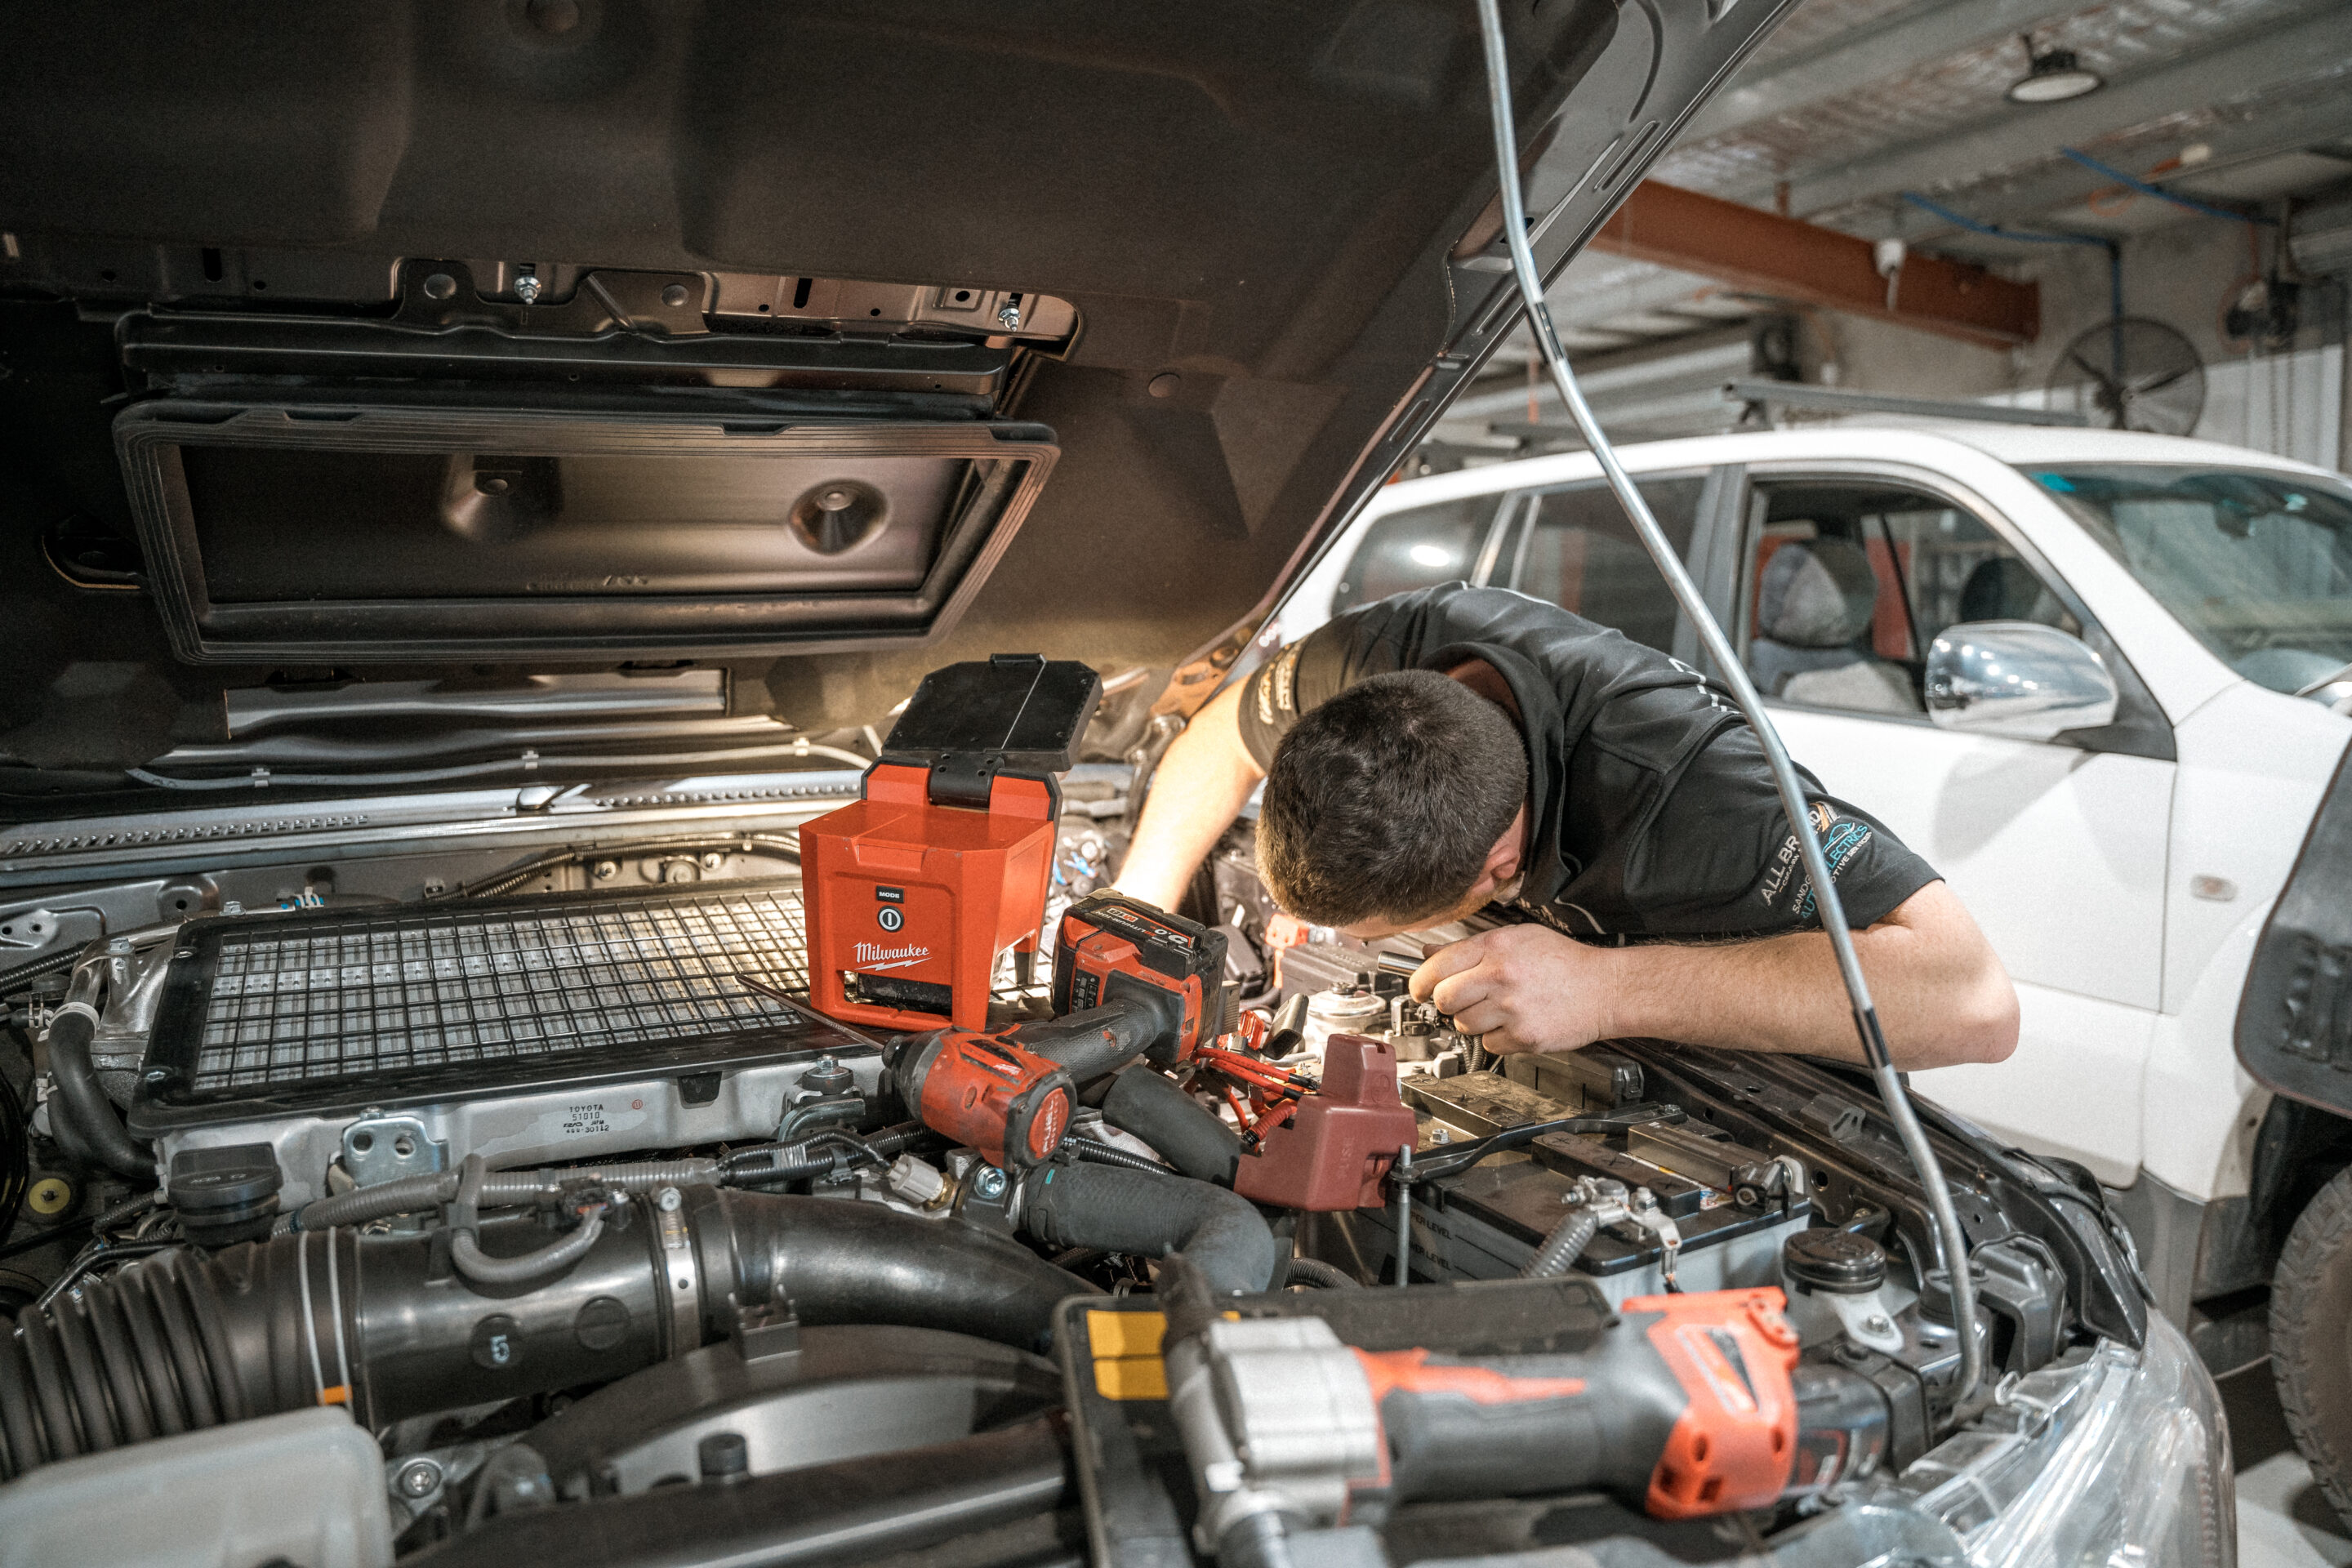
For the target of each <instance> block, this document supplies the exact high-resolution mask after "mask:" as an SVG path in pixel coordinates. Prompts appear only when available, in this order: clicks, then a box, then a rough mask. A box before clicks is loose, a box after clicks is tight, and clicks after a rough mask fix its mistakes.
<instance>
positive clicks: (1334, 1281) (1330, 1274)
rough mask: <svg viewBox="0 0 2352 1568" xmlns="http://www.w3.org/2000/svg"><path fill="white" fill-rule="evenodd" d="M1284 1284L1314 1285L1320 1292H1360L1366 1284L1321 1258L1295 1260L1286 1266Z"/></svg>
mask: <svg viewBox="0 0 2352 1568" xmlns="http://www.w3.org/2000/svg"><path fill="white" fill-rule="evenodd" d="M1282 1282H1283V1284H1285V1285H1286V1286H1288V1285H1312V1286H1314V1287H1315V1288H1316V1289H1318V1290H1360V1289H1363V1288H1364V1282H1363V1281H1362V1280H1360V1279H1357V1278H1356V1277H1355V1276H1354V1275H1352V1274H1350V1273H1349V1272H1348V1271H1347V1270H1346V1269H1344V1268H1337V1267H1335V1266H1333V1265H1331V1264H1328V1263H1326V1262H1324V1261H1323V1260H1322V1259H1321V1258H1292V1259H1291V1260H1290V1261H1289V1263H1288V1264H1287V1265H1286V1271H1285V1273H1284V1275H1283V1279H1282Z"/></svg>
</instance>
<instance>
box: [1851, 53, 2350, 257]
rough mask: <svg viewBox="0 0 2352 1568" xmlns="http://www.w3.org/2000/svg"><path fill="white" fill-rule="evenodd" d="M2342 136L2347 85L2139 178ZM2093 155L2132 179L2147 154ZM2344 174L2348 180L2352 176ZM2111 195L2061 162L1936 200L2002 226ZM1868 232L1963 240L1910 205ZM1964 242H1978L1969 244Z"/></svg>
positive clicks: (2252, 118)
mask: <svg viewBox="0 0 2352 1568" xmlns="http://www.w3.org/2000/svg"><path fill="white" fill-rule="evenodd" d="M2347 133H2352V85H2348V86H2346V87H2342V88H2338V89H2336V90H2335V91H2333V92H2328V93H2318V94H2314V95H2311V96H2309V97H2296V98H2293V99H2281V100H2277V101H2275V102H2273V103H2268V104H2263V105H2262V106H2260V107H2259V108H2256V109H2254V110H2252V111H2250V112H2248V113H2247V114H2246V115H2245V116H2244V117H2243V118H2241V119H2236V120H2230V121H2222V122H2221V123H2220V124H2216V125H2209V126H2205V127H2202V128H2200V129H2199V130H2196V131H2193V132H2182V133H2181V134H2180V135H2179V137H2178V138H2177V139H2176V142H2177V143H2186V142H2202V143H2203V144H2204V145H2205V146H2207V147H2209V148H2210V149H2211V151H2212V155H2211V156H2210V158H2208V159H2206V160H2205V161H2204V162H2203V163H2196V164H2191V165H2189V166H2188V167H2185V168H2179V169H2175V170H2172V171H2170V172H2169V173H2168V174H2158V175H2149V176H2143V177H2145V178H2147V179H2149V180H2150V181H2151V183H2153V184H2158V185H2164V184H2171V183H2172V182H2175V181H2180V180H2194V179H2196V178H2197V177H2199V176H2200V175H2203V174H2212V173H2214V172H2216V171H2217V170H2221V169H2228V168H2232V167H2235V166H2236V165H2239V164H2242V163H2252V162H2254V161H2256V160H2258V159H2262V158H2267V157H2270V156H2272V155H2273V154H2274V153H2291V152H2294V151H2296V150H2298V149H2301V148H2305V147H2312V146H2316V145H2318V144H2320V143H2322V142H2329V141H2333V140H2335V139H2336V138H2337V137H2340V136H2344V135H2346V134H2347ZM2098 155H2099V156H2100V157H2102V158H2104V159H2105V160H2106V161H2107V162H2108V163H2120V164H2121V166H2122V167H2123V168H2125V169H2126V170H2127V171H2129V172H2131V173H2134V174H2137V173H2139V170H2138V167H2137V164H2138V163H2142V162H2145V160H2146V159H2147V157H2148V156H2149V155H2150V154H2149V153H2147V152H2142V153H2139V154H2138V156H2137V158H2135V157H2133V156H2132V155H2129V154H2122V153H2115V154H2110V153H2100V154H2098ZM2345 172H2346V174H2347V175H2352V169H2347V170H2346V171H2345ZM2114 188H2115V182H2114V181H2113V180H2110V179H2108V178H2107V177H2106V176H2105V175H2104V174H2097V173H2095V172H2094V171H2092V170H2089V169H2085V168H2084V167H2083V166H2082V165H2081V164H2079V163H2058V164H2055V165H2053V167H2050V168H2047V169H2040V170H2035V171H2032V173H2028V174H2019V175H2012V176H2011V177H2009V178H2006V179H1998V178H1997V179H1992V180H1987V181H1984V182H1982V183H1981V184H1976V185H1969V186H1966V187H1963V188H1962V189H1960V190H1959V191H1958V192H1956V193H1953V194H1951V195H1948V196H1945V197H1941V198H1939V199H1942V200H1945V201H1948V203H1949V205H1952V206H1953V207H1956V208H1958V210H1959V211H1960V212H1961V213H1963V214H1965V215H1966V216H1969V217H1972V218H1975V219H1977V220H1978V221H1979V222H1981V223H2007V222H2011V221H2012V220H2014V219H2017V218H2022V217H2031V216H2034V215H2035V214H2038V213H2047V212H2051V211H2053V210H2055V209H2057V208H2060V207H2070V206H2073V205H2075V204H2076V203H2078V202H2080V201H2082V200H2083V199H2084V197H2086V196H2088V195H2092V194H2093V193H2094V192H2097V191H2105V190H2112V189H2114ZM2141 199H2142V200H2147V199H2148V198H2146V197H2143V198H2141ZM2179 216H2181V217H2183V218H2186V217H2188V216H2189V215H2188V214H2187V213H2181V214H2179ZM1866 232H1882V233H1888V234H1901V235H1903V236H1904V237H1906V238H1910V239H1927V238H1937V237H1943V236H1947V235H1950V236H1956V237H1966V236H1965V231H1963V230H1960V229H1956V228H1953V227H1952V226H1950V225H1948V224H1946V223H1944V222H1943V221H1942V220H1941V219H1939V218H1937V217H1934V216H1930V215H1929V214H1927V213H1924V212H1921V211H1920V210H1918V209H1917V208H1916V207H1912V206H1908V205H1906V206H1903V207H1900V208H1897V209H1895V212H1894V213H1893V214H1891V215H1890V216H1889V219H1888V221H1886V222H1885V223H1883V224H1880V225H1878V226H1875V227H1874V228H1870V229H1867V230H1866ZM1969 243H1970V244H1975V243H1979V242H1978V241H1976V240H1974V239H1973V238H1969ZM1982 243H1986V244H1988V245H1989V246H1990V247H1992V248H1994V249H1999V248H2000V242H1998V241H1989V242H1982Z"/></svg>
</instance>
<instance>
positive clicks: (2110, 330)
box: [2049, 316, 2205, 436]
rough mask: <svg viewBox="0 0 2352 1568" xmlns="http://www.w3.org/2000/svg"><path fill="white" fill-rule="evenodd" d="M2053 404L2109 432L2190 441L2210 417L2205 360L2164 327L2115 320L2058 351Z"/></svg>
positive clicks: (2141, 320)
mask: <svg viewBox="0 0 2352 1568" xmlns="http://www.w3.org/2000/svg"><path fill="white" fill-rule="evenodd" d="M2049 406H2051V407H2052V408H2054V409H2059V410H2063V411H2066V412H2071V413H2076V414H2085V415H2088V416H2090V417H2091V420H2092V423H2094V424H2096V425H2104V426H2106V427H2107V428H2108V429H2110V430H2147V431H2152V432H2154V433H2155V434H2157V435H2159V436H2186V435H2188V434H2189V432H2190V431H2192V430H2194V429H2196V428H2197V416H2199V415H2200V414H2202V413H2203V412H2204V411H2205V362H2204V361H2203V360H2201V359H2200V358H2199V357H2198V354H2197V350H2196V349H2195V347H2194V346H2192V345H2191V344H2190V343H2189V340H2188V339H2187V338H2185V337H2183V336H2181V335H2180V334H2179V332H2178V331H2174V330H2173V329H2172V328H2170V327H2168V326H2166V325H2165V324H2164V323H2163V322H2162V321H2149V320H2147V318H2146V317H2143V316H2117V317H2116V318H2115V319H2114V320H2113V321H2106V322H2103V323H2102V324H2100V325H2098V326H2095V327H2093V328H2092V329H2090V331H2086V332H2084V333H2083V334H2082V335H2081V336H2079V337H2077V338H2076V339H2075V340H2074V342H2071V343H2068V344H2067V345H2066V347H2065V348H2064V349H2063V351H2062V352H2061V353H2059V355H2058V362H2057V363H2055V364H2053V366H2051V369H2050V403H2049Z"/></svg>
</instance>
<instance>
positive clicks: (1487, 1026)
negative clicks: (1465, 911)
mask: <svg viewBox="0 0 2352 1568" xmlns="http://www.w3.org/2000/svg"><path fill="white" fill-rule="evenodd" d="M1618 957H1619V951H1618V950H1617V949H1614V948H1601V947H1587V946H1585V945H1584V944H1583V943H1582V942H1576V941H1572V940H1571V939H1570V938H1568V937H1564V936H1562V935H1560V934H1559V932H1558V931H1553V930H1551V929H1550V928H1549V927H1547V926H1539V925H1514V926H1498V927H1496V929H1495V930H1493V931H1481V932H1479V933H1478V934H1477V935H1476V936H1474V937H1468V938H1465V940H1463V941H1461V942H1449V943H1447V944H1446V945H1445V946H1444V947H1441V948H1439V949H1438V950H1437V951H1436V952H1433V953H1431V954H1430V955H1429V958H1428V960H1427V961H1426V962H1425V963H1423V964H1422V966H1421V967H1420V968H1419V969H1416V970H1414V971H1413V972H1412V994H1414V995H1415V996H1417V997H1419V998H1421V999H1422V1000H1423V1001H1424V1002H1433V1003H1435V1004H1436V1005H1437V1007H1438V1010H1439V1011H1441V1012H1444V1013H1449V1014H1452V1015H1453V1017H1454V1028H1455V1029H1457V1030H1459V1031H1460V1032H1461V1033H1463V1034H1465V1035H1483V1036H1484V1037H1485V1038H1484V1039H1483V1040H1481V1041H1480V1042H1479V1043H1480V1044H1481V1045H1482V1046H1484V1047H1486V1049H1487V1050H1490V1051H1494V1052H1496V1053H1497V1054H1499V1055H1503V1056H1508V1055H1510V1054H1511V1053H1513V1052H1515V1051H1572V1050H1574V1049H1576V1048H1577V1047H1580V1046H1589V1045H1591V1043H1592V1042H1593V1041H1595V1040H1607V1039H1614V1038H1615V1037H1617V1034H1618V1031H1617V1029H1616V1028H1615V1027H1614V1026H1613V1025H1612V1017H1613V1016H1614V1012H1615V1005H1614V1004H1615V989H1616V984H1617V959H1618Z"/></svg>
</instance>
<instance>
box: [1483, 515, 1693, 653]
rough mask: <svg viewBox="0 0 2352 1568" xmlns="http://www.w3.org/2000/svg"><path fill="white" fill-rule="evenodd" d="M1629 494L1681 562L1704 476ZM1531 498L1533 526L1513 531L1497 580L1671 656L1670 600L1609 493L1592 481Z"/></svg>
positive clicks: (1672, 602)
mask: <svg viewBox="0 0 2352 1568" xmlns="http://www.w3.org/2000/svg"><path fill="white" fill-rule="evenodd" d="M1634 488H1635V489H1639V490H1640V491H1641V492H1642V499H1643V500H1646V501H1648V502H1649V503H1650V510H1651V512H1652V513H1653V514H1654V515H1655V516H1656V518H1657V520H1658V526H1659V527H1660V528H1661V529H1663V530H1664V531H1665V535H1666V539H1667V541H1668V542H1670V543H1672V544H1673V545H1674V547H1675V552H1676V553H1677V554H1681V555H1685V556H1687V555H1688V553H1689V551H1690V538H1691V529H1692V527H1693V525H1694V524H1695V522H1696V520H1697V518H1698V500H1699V494H1700V492H1701V491H1702V490H1704V489H1706V476H1705V475H1702V474H1688V475H1674V476H1670V477H1666V478H1662V479H1638V480H1636V481H1634ZM1531 499H1532V500H1534V502H1535V516H1534V520H1533V521H1532V522H1531V523H1530V524H1529V526H1528V527H1527V528H1525V529H1522V530H1520V531H1519V534H1518V538H1517V542H1516V543H1514V544H1513V546H1512V548H1511V560H1510V561H1509V562H1508V563H1507V571H1505V572H1499V573H1497V574H1496V575H1497V577H1498V578H1499V579H1500V580H1501V581H1502V582H1503V583H1504V584H1506V585H1507V586H1509V587H1513V588H1517V590H1518V591H1519V592H1520V593H1522V594H1528V595H1533V596H1534V597H1536V598H1538V599H1546V600H1549V601H1550V602H1551V603H1552V604H1555V605H1559V607H1560V608H1562V609H1564V610H1573V611H1575V612H1576V613H1577V614H1578V615H1580V616H1583V617H1585V619H1587V620H1591V621H1598V622H1600V623H1601V625H1602V626H1614V627H1616V628H1617V629H1618V630H1619V631H1621V632H1623V633H1624V634H1625V635H1626V636H1627V637H1632V638H1633V640H1634V641H1635V642H1643V643H1647V644H1649V645H1650V646H1651V647H1654V648H1657V649H1659V650H1660V651H1662V652H1666V653H1671V652H1673V651H1674V642H1675V596H1674V595H1673V593H1672V592H1671V591H1670V590H1669V589H1668V588H1667V587H1666V580H1665V579H1664V577H1662V576H1660V575H1659V574H1658V568H1657V563H1655V562H1654V561H1652V560H1651V559H1650V552H1648V551H1647V550H1645V549H1644V548H1643V545H1642V541H1641V538H1640V536H1638V535H1637V534H1635V533H1634V531H1633V523H1632V522H1631V521H1628V520H1627V518H1626V516H1625V509H1624V508H1623V507H1622V506H1620V505H1619V504H1618V502H1617V498H1616V497H1615V496H1614V495H1612V494H1611V493H1610V490H1609V487H1608V486H1607V485H1606V484H1603V483H1601V481H1599V480H1594V481H1593V482H1591V483H1590V484H1581V485H1570V486H1568V487H1565V488H1563V489H1556V490H1546V491H1544V492H1543V493H1541V494H1540V495H1538V496H1535V497H1533V498H1531Z"/></svg>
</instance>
